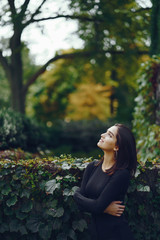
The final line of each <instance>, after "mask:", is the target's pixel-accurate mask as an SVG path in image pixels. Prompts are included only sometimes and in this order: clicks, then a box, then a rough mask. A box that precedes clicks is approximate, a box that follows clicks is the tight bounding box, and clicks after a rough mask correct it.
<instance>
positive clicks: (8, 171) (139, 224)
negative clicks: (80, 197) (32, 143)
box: [0, 155, 160, 240]
mask: <svg viewBox="0 0 160 240" xmlns="http://www.w3.org/2000/svg"><path fill="white" fill-rule="evenodd" d="M2 156H3V157H2ZM2 156H1V160H0V178H1V182H0V202H1V205H0V208H1V209H0V210H1V211H0V238H2V239H4V240H8V239H9V240H17V239H19V240H22V239H23V240H31V239H33V240H41V239H42V240H43V239H44V240H47V239H48V240H51V239H59V240H61V239H66V240H70V239H72V240H80V239H85V240H87V239H89V236H88V233H87V232H88V230H87V224H88V221H89V220H90V215H88V214H82V213H81V212H80V211H79V209H78V208H77V205H76V204H75V202H74V200H73V194H74V192H75V190H76V188H77V186H78V185H79V184H80V181H81V178H82V174H83V170H84V169H85V167H86V166H87V164H88V162H90V161H92V159H91V158H88V159H86V158H85V159H84V158H79V159H78V158H72V157H71V156H68V157H67V156H65V155H62V156H61V157H60V158H58V157H49V158H43V159H41V158H35V159H28V160H26V159H24V160H23V159H22V158H21V159H18V158H16V159H15V160H13V159H12V161H11V160H10V159H9V158H8V156H7V157H4V155H2ZM151 179H152V180H151ZM159 181H160V175H159V172H158V169H155V170H146V171H144V170H143V171H142V169H141V172H140V170H139V171H137V177H136V178H134V179H133V180H132V185H131V186H130V188H129V192H128V195H127V198H128V202H127V207H126V209H127V210H126V215H127V218H128V219H129V223H130V225H131V228H132V231H134V235H135V237H136V239H137V240H143V239H146V240H155V239H156V240H159V239H160V238H159V236H160V232H159V221H160V216H159V200H160V199H159V191H160V184H159V183H160V182H159Z"/></svg>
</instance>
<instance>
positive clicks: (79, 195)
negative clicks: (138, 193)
mask: <svg viewBox="0 0 160 240" xmlns="http://www.w3.org/2000/svg"><path fill="white" fill-rule="evenodd" d="M97 145H98V147H99V148H101V149H102V150H103V152H104V157H103V160H102V161H98V162H97V161H93V162H91V163H89V164H88V166H87V168H86V170H85V172H84V175H83V179H82V183H81V187H80V188H79V189H78V190H77V191H76V192H75V194H74V199H75V201H76V202H77V204H78V206H79V207H80V209H81V210H83V211H86V212H90V213H92V222H91V225H90V228H89V229H90V235H91V239H92V240H133V239H134V238H133V236H132V233H131V232H130V229H129V226H128V224H127V222H126V220H125V219H124V216H123V211H124V205H122V204H121V203H123V201H124V197H125V194H126V192H127V188H128V185H129V181H130V177H131V175H133V174H134V173H135V170H136V165H137V155H136V144H135V139H134V136H133V134H132V133H131V131H130V130H129V129H128V128H127V127H126V126H124V125H122V124H115V125H114V126H112V127H110V128H109V129H108V130H107V131H106V132H105V133H103V134H102V135H101V139H100V140H99V142H98V143H97Z"/></svg>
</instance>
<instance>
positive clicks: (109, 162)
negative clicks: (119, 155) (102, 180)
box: [102, 152, 115, 170]
mask: <svg viewBox="0 0 160 240" xmlns="http://www.w3.org/2000/svg"><path fill="white" fill-rule="evenodd" d="M114 163H115V158H114V152H104V160H103V164H102V166H103V169H104V170H105V169H109V168H111V167H112V166H113V165H114Z"/></svg>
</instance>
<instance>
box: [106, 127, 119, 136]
mask: <svg viewBox="0 0 160 240" xmlns="http://www.w3.org/2000/svg"><path fill="white" fill-rule="evenodd" d="M107 131H108V132H111V133H113V134H114V136H116V135H117V131H118V127H117V126H112V127H110V128H108V129H107Z"/></svg>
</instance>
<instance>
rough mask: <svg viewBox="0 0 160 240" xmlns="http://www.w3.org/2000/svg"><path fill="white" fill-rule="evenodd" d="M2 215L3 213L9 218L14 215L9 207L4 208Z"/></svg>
mask: <svg viewBox="0 0 160 240" xmlns="http://www.w3.org/2000/svg"><path fill="white" fill-rule="evenodd" d="M3 210H4V213H5V215H7V216H11V215H13V214H14V212H13V209H11V208H10V207H7V206H6V207H4V209H3Z"/></svg>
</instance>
